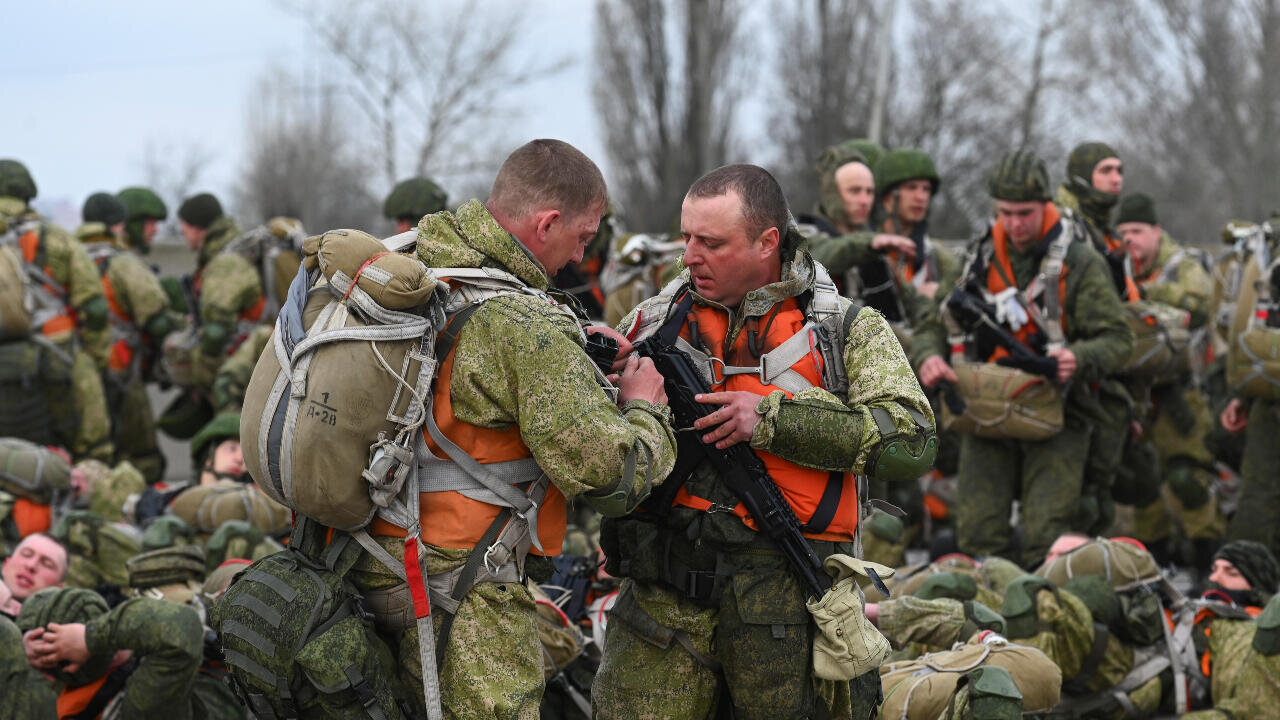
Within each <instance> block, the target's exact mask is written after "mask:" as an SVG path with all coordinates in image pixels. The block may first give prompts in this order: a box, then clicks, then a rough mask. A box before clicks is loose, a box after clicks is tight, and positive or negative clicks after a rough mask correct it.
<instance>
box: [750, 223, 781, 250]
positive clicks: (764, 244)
mask: <svg viewBox="0 0 1280 720" xmlns="http://www.w3.org/2000/svg"><path fill="white" fill-rule="evenodd" d="M756 243H757V245H759V248H760V257H769V256H770V255H773V254H774V253H776V252H778V247H779V245H781V243H782V236H781V235H780V234H779V233H778V228H776V227H771V228H769V229H767V230H765V231H764V232H762V233H760V237H758V238H756Z"/></svg>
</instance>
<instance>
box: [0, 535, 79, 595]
mask: <svg viewBox="0 0 1280 720" xmlns="http://www.w3.org/2000/svg"><path fill="white" fill-rule="evenodd" d="M66 568H67V551H66V550H63V549H62V546H61V545H59V544H58V543H57V542H56V541H54V540H53V539H52V538H49V537H47V536H44V535H31V536H29V537H27V538H26V539H24V540H23V541H22V542H21V543H19V544H18V547H17V549H15V550H14V551H13V555H10V556H9V557H8V558H6V559H5V561H4V566H3V568H2V569H0V575H3V577H4V584H5V585H7V586H8V587H9V591H10V592H11V593H12V594H13V597H14V598H16V599H18V600H25V599H26V598H27V597H29V596H30V595H32V594H33V593H36V592H39V591H40V590H43V589H45V588H47V587H53V586H54V585H57V584H58V583H60V582H62V575H63V572H64V571H65V570H66Z"/></svg>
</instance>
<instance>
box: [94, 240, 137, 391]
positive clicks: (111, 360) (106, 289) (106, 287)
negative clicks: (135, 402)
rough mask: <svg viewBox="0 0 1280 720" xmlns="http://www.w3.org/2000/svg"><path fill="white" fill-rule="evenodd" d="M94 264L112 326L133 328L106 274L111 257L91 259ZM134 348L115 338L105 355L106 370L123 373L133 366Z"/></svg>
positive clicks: (131, 321)
mask: <svg viewBox="0 0 1280 720" xmlns="http://www.w3.org/2000/svg"><path fill="white" fill-rule="evenodd" d="M93 261H94V263H95V264H96V265H97V266H98V277H99V279H101V281H102V294H103V295H105V296H106V298H107V309H108V310H109V311H110V312H111V317H112V324H115V323H123V324H125V325H128V326H130V327H134V326H135V323H134V321H133V316H132V315H130V314H129V313H127V312H125V309H124V306H123V305H121V304H120V298H119V296H117V295H116V288H115V285H114V284H113V283H112V282H111V277H110V276H109V275H108V274H107V271H108V269H109V268H110V267H111V255H102V256H99V257H94V258H93ZM133 357H134V348H133V347H132V346H131V345H130V344H129V342H128V341H127V340H125V339H124V338H122V337H121V338H117V339H116V340H115V341H114V342H112V343H111V348H110V350H109V351H108V353H107V369H109V370H112V371H114V372H125V371H126V370H128V369H129V367H130V366H131V365H132V364H133Z"/></svg>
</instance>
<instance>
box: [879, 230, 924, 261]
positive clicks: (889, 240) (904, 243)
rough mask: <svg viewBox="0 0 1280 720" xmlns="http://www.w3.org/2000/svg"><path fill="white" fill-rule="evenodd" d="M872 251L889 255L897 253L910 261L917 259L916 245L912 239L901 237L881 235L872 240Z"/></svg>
mask: <svg viewBox="0 0 1280 720" xmlns="http://www.w3.org/2000/svg"><path fill="white" fill-rule="evenodd" d="M871 249H872V250H875V251H877V252H882V253H887V252H893V251H897V252H898V254H900V255H904V256H906V258H907V259H908V260H915V259H916V244H915V243H914V242H912V240H911V238H909V237H903V236H901V235H889V234H887V233H881V234H879V235H876V236H875V237H874V238H872V239H871Z"/></svg>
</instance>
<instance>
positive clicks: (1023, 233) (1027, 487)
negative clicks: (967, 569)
mask: <svg viewBox="0 0 1280 720" xmlns="http://www.w3.org/2000/svg"><path fill="white" fill-rule="evenodd" d="M989 188H990V192H991V197H992V199H993V200H995V211H996V223H995V224H994V225H992V227H991V228H990V229H989V230H988V231H987V233H986V234H985V235H984V236H983V237H982V238H980V239H979V240H978V241H977V242H976V243H975V244H974V245H973V246H971V248H970V253H969V258H968V261H967V262H966V264H965V268H964V274H963V276H962V277H961V279H960V281H958V282H957V286H956V289H957V291H963V292H966V293H969V294H970V295H969V297H971V298H977V297H980V298H982V299H983V301H984V302H985V303H986V304H990V305H994V306H995V307H994V308H992V310H993V311H994V312H993V313H991V314H988V313H987V312H986V310H985V309H984V311H983V316H984V317H985V320H984V319H982V318H977V317H972V318H965V320H966V322H967V323H968V325H967V326H966V327H963V328H957V330H956V333H957V334H958V333H959V331H960V330H961V329H963V330H964V331H965V332H967V333H969V335H960V336H958V337H957V336H956V335H953V334H949V333H948V332H947V331H946V329H944V327H943V323H942V320H941V318H939V317H937V316H936V315H934V316H931V317H930V319H929V321H928V322H927V323H925V324H924V325H922V327H921V329H920V330H919V331H918V332H917V333H916V340H915V341H916V343H917V347H918V349H919V352H918V355H919V356H923V357H924V359H923V361H922V362H921V363H920V367H919V371H920V378H921V382H922V383H923V384H924V385H925V387H931V388H932V387H937V386H938V385H939V383H941V382H944V381H945V382H950V383H957V382H958V381H959V378H958V376H957V375H956V371H955V370H954V369H953V368H952V366H951V365H950V364H948V363H947V361H946V360H944V359H943V358H944V357H945V356H946V354H947V352H948V349H949V348H950V349H951V357H952V364H955V363H958V362H965V361H967V362H970V363H971V362H974V361H976V362H978V363H996V364H997V365H1000V364H1003V363H1010V362H1016V361H1015V360H1013V355H1014V354H1015V353H1018V352H1019V350H1022V351H1026V350H1027V349H1028V348H1035V347H1037V346H1039V347H1043V348H1044V351H1043V355H1042V356H1041V357H1040V358H1037V359H1036V361H1035V362H1036V363H1037V364H1039V365H1040V367H1039V368H1031V367H1030V365H1024V367H1027V368H1029V369H1037V370H1038V371H1039V372H1041V373H1043V374H1044V375H1046V376H1047V377H1046V378H1045V379H1046V380H1047V381H1048V382H1049V383H1050V384H1051V385H1050V387H1052V388H1058V390H1057V391H1054V392H1060V396H1058V397H1059V399H1055V400H1053V401H1052V402H1053V403H1054V404H1055V405H1056V403H1059V402H1062V403H1065V408H1064V409H1065V421H1064V422H1063V424H1062V428H1061V430H1058V431H1057V432H1056V433H1053V434H1051V435H1049V436H1048V437H1047V438H1044V439H1040V440H1030V439H1020V438H1024V437H1026V435H1023V434H1021V433H1020V432H1018V431H1017V430H1018V429H1017V428H1011V427H1010V428H1001V429H999V430H995V431H994V432H1001V433H1007V434H1003V436H999V435H998V436H995V437H980V436H978V435H976V434H973V433H972V432H968V433H965V434H964V435H963V437H962V438H961V443H960V460H959V473H958V497H957V503H956V507H955V508H954V509H955V517H956V532H957V540H958V543H959V546H960V550H961V551H962V552H965V553H968V554H970V555H975V556H981V555H992V554H996V555H1005V556H1006V557H1008V556H1009V555H1008V553H1010V552H1012V551H1013V539H1014V538H1013V528H1012V527H1011V526H1010V524H1009V516H1010V511H1011V509H1012V505H1013V501H1014V500H1015V499H1020V500H1021V519H1022V523H1023V529H1024V538H1023V546H1022V552H1021V558H1022V560H1023V562H1024V563H1025V566H1026V567H1034V566H1035V564H1037V563H1038V562H1039V561H1040V559H1041V558H1043V557H1044V554H1045V552H1046V551H1047V550H1048V549H1049V545H1050V543H1052V542H1053V540H1054V538H1056V537H1057V536H1058V535H1059V534H1060V533H1062V532H1064V531H1066V530H1070V529H1072V525H1073V523H1074V521H1075V519H1076V515H1077V511H1078V507H1077V506H1078V503H1079V501H1080V496H1081V489H1082V486H1083V483H1084V462H1085V459H1086V456H1087V454H1088V447H1089V432H1090V431H1089V420H1088V418H1089V410H1090V409H1091V407H1092V406H1093V405H1094V404H1095V401H1094V400H1093V397H1092V393H1091V390H1090V388H1089V384H1090V383H1092V382H1096V381H1097V380H1098V379H1099V378H1101V377H1104V376H1105V375H1107V374H1108V373H1111V372H1114V371H1115V370H1117V369H1118V368H1119V366H1120V365H1121V364H1122V363H1123V362H1124V361H1125V360H1126V359H1127V358H1128V356H1129V351H1130V350H1131V348H1132V345H1133V336H1132V333H1131V332H1130V330H1129V328H1128V326H1127V325H1126V324H1125V320H1124V316H1123V309H1122V308H1121V306H1120V303H1119V299H1118V298H1117V297H1116V295H1115V293H1114V292H1111V291H1109V290H1108V287H1109V282H1108V275H1107V272H1106V267H1105V265H1104V261H1103V260H1102V259H1101V258H1100V257H1099V256H1098V254H1097V253H1096V252H1095V251H1094V250H1093V249H1092V248H1091V247H1090V246H1089V244H1088V243H1083V242H1075V239H1076V237H1077V236H1078V233H1081V232H1083V230H1082V229H1079V221H1077V220H1076V219H1075V218H1074V215H1072V214H1070V213H1067V214H1063V213H1060V212H1059V210H1058V209H1057V207H1055V206H1054V205H1053V203H1051V202H1050V191H1049V174H1048V172H1047V171H1046V170H1045V167H1044V162H1043V161H1042V160H1040V158H1038V157H1036V156H1035V154H1034V153H1031V152H1028V151H1018V152H1014V153H1010V154H1009V155H1006V156H1005V157H1004V158H1003V159H1002V160H1001V161H1000V164H999V165H997V166H996V169H995V172H994V173H993V175H992V177H991V182H990V185H989ZM1040 274H1044V275H1045V277H1046V278H1047V279H1046V280H1037V281H1036V282H1034V283H1033V282H1032V280H1033V279H1035V278H1036V277H1037V276H1038V275H1040ZM1055 276H1056V278H1058V279H1057V280H1054V277H1055ZM1028 293H1029V294H1030V298H1028V297H1027V294H1028ZM940 297H946V298H951V297H955V298H956V299H957V300H958V299H960V296H959V295H955V296H952V289H951V288H946V289H944V291H943V294H942V295H941V296H940ZM949 301H950V300H948V302H949ZM978 304H979V305H981V304H982V303H978ZM946 316H947V317H948V319H949V320H948V322H952V321H955V320H956V317H955V316H954V315H953V313H952V311H951V310H947V311H946ZM984 322H989V323H992V324H993V325H994V326H998V327H1002V328H1004V329H1005V331H1006V332H1008V333H1011V334H1012V335H1013V336H1014V340H1013V342H1014V345H1016V346H1021V348H1019V347H1016V346H1015V347H1004V346H1003V345H998V344H994V343H993V342H992V341H991V337H992V336H991V335H990V333H989V332H988V331H987V330H986V326H985V325H983V323H984ZM957 325H958V322H957ZM979 327H982V329H983V332H982V333H981V334H977V335H975V334H974V333H975V331H977V330H978V329H979ZM962 353H963V354H962ZM977 367H978V368H981V367H983V366H977ZM978 371H980V372H986V371H983V370H978ZM1026 399H1028V398H1025V397H1024V400H1026ZM1008 402H1014V399H1012V398H1010V399H1008ZM984 433H986V434H988V435H991V434H992V432H990V431H987V430H984ZM1041 437H1043V436H1041Z"/></svg>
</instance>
